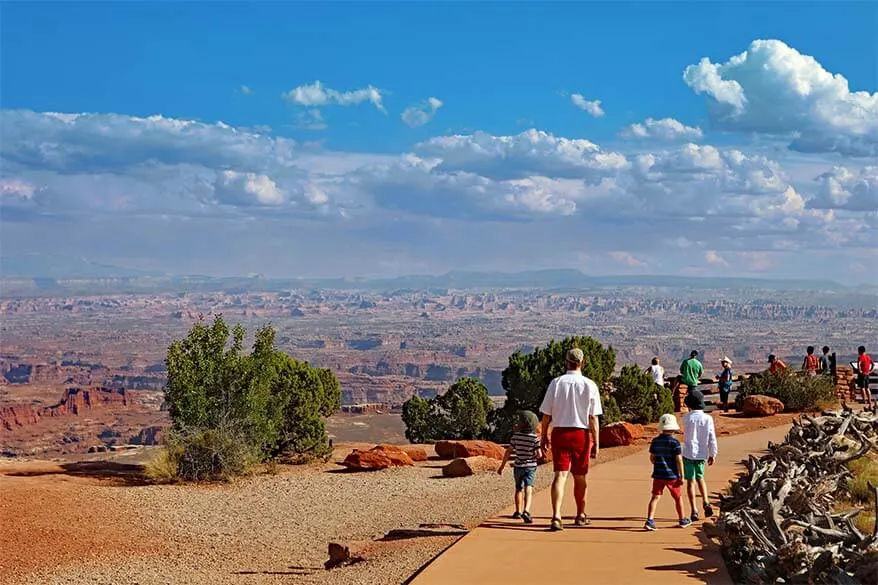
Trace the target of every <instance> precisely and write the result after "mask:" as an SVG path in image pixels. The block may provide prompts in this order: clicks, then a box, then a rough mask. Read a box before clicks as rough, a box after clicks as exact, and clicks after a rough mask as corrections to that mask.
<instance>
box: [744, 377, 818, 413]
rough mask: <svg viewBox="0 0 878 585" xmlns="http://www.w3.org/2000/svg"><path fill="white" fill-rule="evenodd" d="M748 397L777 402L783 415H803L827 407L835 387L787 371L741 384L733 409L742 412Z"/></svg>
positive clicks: (751, 379)
mask: <svg viewBox="0 0 878 585" xmlns="http://www.w3.org/2000/svg"><path fill="white" fill-rule="evenodd" d="M751 394H761V395H763V396H772V397H774V398H777V399H778V400H780V401H781V402H783V405H784V410H786V411H787V412H803V411H813V410H819V409H820V405H822V404H826V403H831V402H832V401H833V400H834V398H835V386H834V385H833V383H832V380H831V379H830V378H829V377H828V376H807V375H802V374H801V373H799V372H795V371H791V370H789V369H787V370H781V371H779V372H774V373H769V372H766V373H765V374H762V375H760V376H755V377H752V378H749V379H747V380H744V381H743V382H741V385H740V386H739V387H738V396H737V398H736V399H735V408H736V409H738V410H743V408H744V398H745V397H747V396H749V395H751Z"/></svg>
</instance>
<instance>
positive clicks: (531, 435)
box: [497, 410, 540, 524]
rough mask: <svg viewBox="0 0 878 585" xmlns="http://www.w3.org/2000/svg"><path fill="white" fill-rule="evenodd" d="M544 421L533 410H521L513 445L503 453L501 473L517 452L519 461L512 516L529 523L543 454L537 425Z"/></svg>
mask: <svg viewBox="0 0 878 585" xmlns="http://www.w3.org/2000/svg"><path fill="white" fill-rule="evenodd" d="M538 426H540V421H539V419H538V418H537V415H535V414H534V413H532V412H531V411H529V410H521V411H519V412H517V413H516V421H515V424H514V425H513V427H512V438H511V439H510V440H509V447H508V448H507V449H506V453H505V454H504V455H503V461H502V462H501V463H500V469H498V470H497V473H498V474H502V473H503V468H504V467H506V462H507V461H509V457H510V456H511V455H512V454H513V453H514V454H515V463H514V464H513V466H512V477H513V478H514V480H515V513H514V514H513V515H512V517H513V518H515V519H516V520H517V519H518V518H521V519H522V520H524V523H525V524H531V523H532V522H533V518H532V517H531V515H530V505H531V500H532V498H533V493H534V480H535V479H536V474H537V459H538V458H539V457H540V438H539V437H538V436H537V427H538Z"/></svg>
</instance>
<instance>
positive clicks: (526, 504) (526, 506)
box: [524, 486, 534, 514]
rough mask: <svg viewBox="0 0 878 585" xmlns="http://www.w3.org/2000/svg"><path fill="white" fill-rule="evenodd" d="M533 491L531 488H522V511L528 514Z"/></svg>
mask: <svg viewBox="0 0 878 585" xmlns="http://www.w3.org/2000/svg"><path fill="white" fill-rule="evenodd" d="M533 495H534V489H533V488H532V487H531V486H527V487H526V488H524V511H525V512H527V513H528V514H530V504H531V501H532V500H533Z"/></svg>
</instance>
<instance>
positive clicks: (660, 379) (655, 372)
mask: <svg viewBox="0 0 878 585" xmlns="http://www.w3.org/2000/svg"><path fill="white" fill-rule="evenodd" d="M646 373H647V374H649V375H651V376H652V379H653V380H655V383H656V384H658V385H659V386H661V387H663V388H664V386H665V369H664V368H663V367H662V366H661V365H660V363H659V359H658V358H657V357H654V358H652V365H651V366H649V367H648V368H646Z"/></svg>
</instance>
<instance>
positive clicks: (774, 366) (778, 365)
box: [768, 353, 787, 374]
mask: <svg viewBox="0 0 878 585" xmlns="http://www.w3.org/2000/svg"><path fill="white" fill-rule="evenodd" d="M785 369H787V365H786V364H785V363H783V360H780V359H777V356H775V355H774V354H773V353H772V354H770V355H769V356H768V373H769V374H773V373H775V372H780V371H781V370H785Z"/></svg>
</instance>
